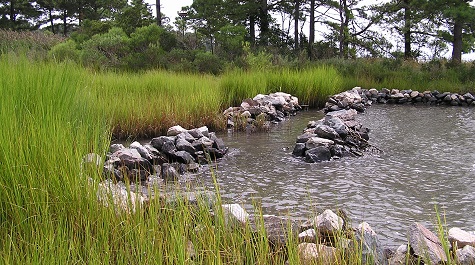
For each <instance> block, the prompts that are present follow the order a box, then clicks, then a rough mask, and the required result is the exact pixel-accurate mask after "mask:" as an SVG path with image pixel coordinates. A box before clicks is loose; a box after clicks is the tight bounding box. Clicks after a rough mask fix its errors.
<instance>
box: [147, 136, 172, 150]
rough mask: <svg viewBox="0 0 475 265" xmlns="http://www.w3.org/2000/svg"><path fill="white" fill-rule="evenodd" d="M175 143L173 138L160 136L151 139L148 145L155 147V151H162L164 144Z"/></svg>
mask: <svg viewBox="0 0 475 265" xmlns="http://www.w3.org/2000/svg"><path fill="white" fill-rule="evenodd" d="M168 142H170V143H172V144H174V143H175V137H169V136H160V137H156V138H153V139H152V141H151V142H150V145H152V146H153V147H155V148H156V149H157V150H159V151H160V150H162V147H163V145H164V144H165V143H168Z"/></svg>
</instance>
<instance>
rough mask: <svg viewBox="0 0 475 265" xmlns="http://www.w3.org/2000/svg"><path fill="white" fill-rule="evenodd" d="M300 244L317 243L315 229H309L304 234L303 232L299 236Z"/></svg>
mask: <svg viewBox="0 0 475 265" xmlns="http://www.w3.org/2000/svg"><path fill="white" fill-rule="evenodd" d="M298 237H299V242H307V243H316V242H317V231H315V229H313V228H310V229H307V230H305V231H303V232H301V233H300V234H299V235H298Z"/></svg>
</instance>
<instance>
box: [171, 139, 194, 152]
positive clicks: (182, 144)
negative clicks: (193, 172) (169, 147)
mask: <svg viewBox="0 0 475 265" xmlns="http://www.w3.org/2000/svg"><path fill="white" fill-rule="evenodd" d="M175 145H176V149H177V150H178V151H185V152H188V153H189V154H191V155H194V154H195V153H196V149H195V148H194V147H193V145H192V144H191V143H190V142H188V141H187V140H185V139H184V138H179V137H177V139H176V144H175Z"/></svg>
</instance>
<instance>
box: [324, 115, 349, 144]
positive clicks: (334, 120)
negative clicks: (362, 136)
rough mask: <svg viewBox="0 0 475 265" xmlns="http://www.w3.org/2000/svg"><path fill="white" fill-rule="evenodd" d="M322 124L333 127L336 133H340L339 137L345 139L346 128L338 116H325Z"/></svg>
mask: <svg viewBox="0 0 475 265" xmlns="http://www.w3.org/2000/svg"><path fill="white" fill-rule="evenodd" d="M324 124H325V125H328V126H330V127H331V128H333V129H334V130H335V131H336V132H337V133H338V135H340V138H342V139H345V138H346V136H347V135H348V128H347V126H346V125H345V123H344V122H343V120H341V119H340V118H338V117H333V116H326V117H325V120H324Z"/></svg>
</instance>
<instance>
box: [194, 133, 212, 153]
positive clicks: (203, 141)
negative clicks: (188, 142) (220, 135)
mask: <svg viewBox="0 0 475 265" xmlns="http://www.w3.org/2000/svg"><path fill="white" fill-rule="evenodd" d="M213 144H214V143H213V141H211V140H210V139H209V138H208V137H206V136H203V137H201V138H200V139H198V140H196V141H194V142H193V143H192V146H193V148H195V150H198V151H203V150H204V149H206V148H211V147H213Z"/></svg>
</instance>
